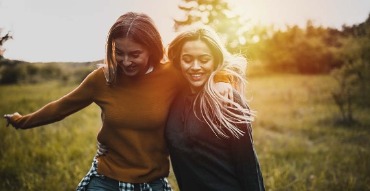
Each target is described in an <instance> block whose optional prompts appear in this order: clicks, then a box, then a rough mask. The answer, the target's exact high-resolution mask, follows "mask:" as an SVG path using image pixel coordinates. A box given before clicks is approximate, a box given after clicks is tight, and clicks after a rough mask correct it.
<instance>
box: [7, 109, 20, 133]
mask: <svg viewBox="0 0 370 191" xmlns="http://www.w3.org/2000/svg"><path fill="white" fill-rule="evenodd" d="M20 117H22V115H21V114H19V113H18V112H15V113H13V114H5V115H4V118H5V119H6V127H8V126H9V125H12V126H13V127H14V128H15V129H18V128H19V127H17V126H16V124H15V122H14V119H17V118H20Z"/></svg>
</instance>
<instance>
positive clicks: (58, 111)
mask: <svg viewBox="0 0 370 191" xmlns="http://www.w3.org/2000/svg"><path fill="white" fill-rule="evenodd" d="M96 72H97V70H95V71H94V72H92V73H90V74H89V75H88V76H87V77H86V78H85V79H84V81H83V82H82V83H81V84H80V85H79V86H78V87H77V88H76V89H74V90H73V91H71V92H70V93H68V94H67V95H65V96H63V97H61V98H59V99H58V100H55V101H52V102H50V103H48V104H46V105H45V106H43V107H42V108H41V109H39V110H37V111H35V112H33V113H30V114H27V115H24V116H13V118H12V119H11V120H12V124H13V126H14V127H17V128H21V129H28V128H33V127H37V126H42V125H46V124H50V123H53V122H56V121H60V120H62V119H64V118H65V117H67V116H69V115H71V114H73V113H75V112H77V111H79V110H81V109H82V108H84V107H87V106H88V105H90V104H91V103H92V102H93V97H92V96H93V95H94V94H93V87H94V84H93V83H92V81H93V78H94V73H96Z"/></svg>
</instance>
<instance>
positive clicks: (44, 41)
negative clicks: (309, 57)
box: [0, 0, 370, 62]
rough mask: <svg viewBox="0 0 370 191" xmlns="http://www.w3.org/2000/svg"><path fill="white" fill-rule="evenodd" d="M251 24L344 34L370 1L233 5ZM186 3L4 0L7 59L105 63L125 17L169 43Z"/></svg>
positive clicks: (369, 9)
mask: <svg viewBox="0 0 370 191" xmlns="http://www.w3.org/2000/svg"><path fill="white" fill-rule="evenodd" d="M229 1H230V4H231V6H232V7H233V10H234V11H235V12H236V13H238V14H241V15H242V16H243V17H245V18H246V19H248V20H249V22H250V23H251V24H262V25H271V24H272V25H274V26H276V27H284V26H286V25H299V26H302V27H303V26H305V24H306V22H307V20H308V19H310V20H312V21H313V24H314V25H316V26H318V25H321V26H325V27H333V28H338V29H340V28H341V26H342V25H353V24H358V23H361V22H363V21H365V19H366V18H367V17H368V15H369V14H370V0H229ZM179 2H180V0H77V1H76V0H0V28H2V29H3V31H2V33H1V35H4V34H5V33H6V32H7V31H11V34H12V36H13V39H12V40H9V41H7V42H5V44H4V48H6V51H5V53H4V57H6V58H8V59H17V60H24V61H29V62H59V61H61V62H69V61H72V62H85V61H95V60H100V59H102V58H104V54H105V40H106V37H107V33H108V30H109V28H110V27H111V25H112V24H113V23H114V22H115V20H116V19H117V18H118V17H119V16H120V15H122V14H123V13H125V12H128V11H135V12H143V13H146V14H148V15H149V16H150V17H152V18H153V20H154V22H155V23H156V25H157V27H158V29H159V32H160V33H161V35H162V38H163V41H164V44H165V45H166V44H168V42H170V40H171V39H172V38H173V37H174V35H175V33H174V31H173V28H172V27H173V18H175V17H177V16H178V14H179V13H180V11H179V9H178V8H177V5H178V4H179Z"/></svg>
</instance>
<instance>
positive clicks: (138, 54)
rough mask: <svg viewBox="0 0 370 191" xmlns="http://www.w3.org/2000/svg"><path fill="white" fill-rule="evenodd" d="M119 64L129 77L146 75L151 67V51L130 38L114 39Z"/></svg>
mask: <svg viewBox="0 0 370 191" xmlns="http://www.w3.org/2000/svg"><path fill="white" fill-rule="evenodd" d="M114 44H115V52H114V54H115V57H116V61H117V65H118V66H119V67H120V68H121V69H122V70H123V73H124V74H125V75H126V76H129V77H136V76H141V75H144V74H145V73H146V72H147V71H148V68H149V62H148V60H149V55H150V54H149V51H148V49H147V48H146V47H144V46H143V45H141V44H139V43H136V42H135V41H133V40H131V39H130V38H118V39H115V40H114Z"/></svg>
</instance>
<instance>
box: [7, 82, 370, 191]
mask: <svg viewBox="0 0 370 191" xmlns="http://www.w3.org/2000/svg"><path fill="white" fill-rule="evenodd" d="M333 83H334V82H333V80H332V79H331V78H330V77H329V76H299V75H273V76H264V77H254V78H252V79H250V82H249V84H248V90H249V91H248V98H250V100H251V102H250V105H251V106H252V108H253V109H255V110H256V111H257V118H256V121H255V123H254V132H253V134H254V140H255V147H256V150H257V153H258V156H259V160H260V163H261V168H262V172H263V176H264V180H265V185H266V190H273V191H275V190H277V191H278V190H281V191H286V190H287V191H290V190H292V191H293V190H294V191H305V190H312V191H321V190H325V191H327V190H335V191H337V190H346V191H347V190H359V191H360V190H361V191H364V190H370V149H369V148H370V117H369V116H370V111H369V110H358V109H357V110H355V113H354V116H355V118H356V119H357V120H358V123H357V124H356V125H353V126H344V125H341V124H340V123H338V122H337V121H338V117H339V111H338V109H337V108H336V107H335V105H334V102H333V101H332V100H331V97H330V92H331V89H332V87H333ZM75 86H76V85H65V84H61V83H58V82H50V83H46V84H38V85H22V86H19V85H17V86H0V100H1V101H0V114H5V113H10V112H14V111H18V112H20V113H28V112H32V111H34V110H35V109H37V108H39V107H41V106H42V105H44V104H46V103H47V102H49V101H51V100H54V99H57V98H58V97H60V96H62V95H63V94H65V93H66V92H68V91H70V90H72V89H73V88H74V87H75ZM99 119H100V113H99V109H98V107H97V106H95V105H91V106H89V107H88V108H86V109H84V110H82V111H80V112H78V113H76V114H74V115H72V116H70V117H68V118H66V119H65V120H63V121H61V122H57V123H55V124H52V125H47V126H43V127H39V128H35V129H32V130H26V131H21V130H19V131H17V130H14V129H13V128H5V120H2V122H1V127H0V164H1V165H0V190H6V191H10V190H37V191H40V190H46V191H49V190H53V191H54V190H60V191H65V190H74V189H75V187H76V185H77V184H78V182H79V181H80V179H81V178H82V177H83V176H84V175H85V174H86V172H87V171H88V170H89V168H90V165H91V160H92V158H93V156H94V154H95V149H96V146H95V144H96V134H97V132H98V131H99V128H100V125H101V122H100V120H99ZM170 181H171V183H172V184H173V187H175V190H177V188H176V182H175V179H174V177H173V175H172V174H171V175H170Z"/></svg>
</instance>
